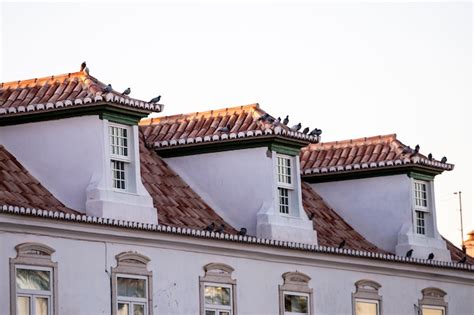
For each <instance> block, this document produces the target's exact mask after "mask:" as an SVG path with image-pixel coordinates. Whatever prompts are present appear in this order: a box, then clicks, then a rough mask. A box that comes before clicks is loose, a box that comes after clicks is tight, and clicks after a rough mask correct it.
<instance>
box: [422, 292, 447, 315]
mask: <svg viewBox="0 0 474 315" xmlns="http://www.w3.org/2000/svg"><path fill="white" fill-rule="evenodd" d="M421 294H422V295H423V298H422V299H420V300H418V308H419V312H420V315H421V314H422V313H421V311H422V307H423V306H437V307H444V315H448V303H447V302H445V300H444V297H445V296H446V294H447V293H446V292H444V291H443V290H441V289H438V288H434V287H429V288H425V289H423V290H421Z"/></svg>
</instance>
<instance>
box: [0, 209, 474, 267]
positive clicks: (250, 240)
mask: <svg viewBox="0 0 474 315" xmlns="http://www.w3.org/2000/svg"><path fill="white" fill-rule="evenodd" d="M0 213H7V214H14V215H25V216H33V217H42V218H52V219H56V220H60V221H75V222H82V223H88V224H99V225H108V226H115V227H124V228H130V229H138V230H146V231H154V232H162V233H171V234H179V235H185V236H197V237H203V238H210V239H220V240H226V241H232V242H241V243H247V244H260V245H267V246H275V247H281V248H288V249H296V250H304V251H311V252H317V253H328V254H338V255H345V256H353V257H362V258H372V259H377V260H384V261H393V262H402V263H411V264H417V265H424V266H434V267H439V268H450V269H458V270H465V271H474V265H469V264H459V263H454V262H445V261H437V260H426V259H418V258H407V257H403V256H394V255H389V254H382V253H372V252H367V251H359V250H353V249H344V248H343V249H339V248H336V247H327V246H319V245H314V244H308V243H297V242H289V241H280V240H270V239H263V238H257V237H255V236H242V235H233V234H225V233H214V232H209V231H203V230H197V229H191V228H180V227H170V226H164V225H158V224H149V223H140V222H134V221H126V220H117V219H112V218H98V217H93V216H87V215H85V214H83V215H75V214H69V213H67V214H64V213H62V212H57V211H50V210H41V209H34V208H33V209H31V208H24V207H18V206H12V205H1V206H0Z"/></svg>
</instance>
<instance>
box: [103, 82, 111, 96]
mask: <svg viewBox="0 0 474 315" xmlns="http://www.w3.org/2000/svg"><path fill="white" fill-rule="evenodd" d="M110 92H112V84H107V86H106V87H104V88H103V89H102V93H104V94H106V93H110Z"/></svg>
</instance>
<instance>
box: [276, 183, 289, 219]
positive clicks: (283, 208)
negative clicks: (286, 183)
mask: <svg viewBox="0 0 474 315" xmlns="http://www.w3.org/2000/svg"><path fill="white" fill-rule="evenodd" d="M278 195H279V196H278V197H279V203H280V213H283V214H289V213H290V196H289V190H288V189H286V188H278Z"/></svg>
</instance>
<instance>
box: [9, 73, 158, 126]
mask: <svg viewBox="0 0 474 315" xmlns="http://www.w3.org/2000/svg"><path fill="white" fill-rule="evenodd" d="M105 86H106V85H105V84H104V83H102V82H100V81H99V80H97V79H96V78H94V77H93V76H91V75H89V74H87V73H85V72H83V71H80V72H73V73H67V74H61V75H52V76H48V77H44V78H37V79H31V80H21V81H13V82H4V83H0V118H1V117H2V116H3V115H19V114H22V115H24V114H34V113H36V112H39V111H54V110H63V109H65V108H69V107H70V108H77V107H85V106H93V105H94V104H96V103H104V102H107V103H111V104H115V105H117V106H120V107H124V108H128V109H133V110H137V111H143V112H146V113H150V112H153V111H156V112H159V111H161V110H162V106H163V105H160V104H152V103H148V102H144V101H141V100H137V99H134V98H131V97H128V96H126V95H122V94H121V93H119V92H117V91H114V90H112V91H111V92H109V93H106V94H105V93H104V92H103V89H104V88H105Z"/></svg>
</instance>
